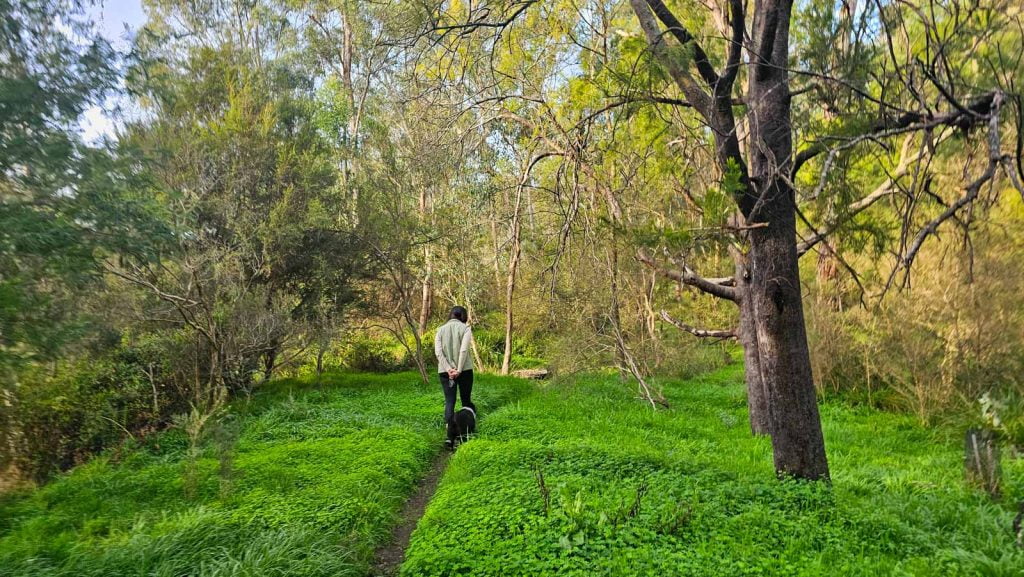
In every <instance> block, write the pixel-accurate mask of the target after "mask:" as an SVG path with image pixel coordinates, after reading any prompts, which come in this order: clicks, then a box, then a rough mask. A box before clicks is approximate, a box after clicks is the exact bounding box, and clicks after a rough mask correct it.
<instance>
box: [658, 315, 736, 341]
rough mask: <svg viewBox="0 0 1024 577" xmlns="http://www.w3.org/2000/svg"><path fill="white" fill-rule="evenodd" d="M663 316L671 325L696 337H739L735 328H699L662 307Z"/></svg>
mask: <svg viewBox="0 0 1024 577" xmlns="http://www.w3.org/2000/svg"><path fill="white" fill-rule="evenodd" d="M661 318H662V320H664V321H665V322H667V323H669V324H670V325H672V326H674V327H676V328H677V329H679V330H681V331H684V332H687V333H690V334H691V335H693V336H695V337H700V338H702V339H735V338H737V335H736V330H735V329H718V330H715V329H698V328H697V327H693V326H690V325H688V324H686V323H684V322H682V321H679V320H676V319H674V318H672V317H671V316H670V315H669V314H668V311H666V310H664V309H662V311H661Z"/></svg>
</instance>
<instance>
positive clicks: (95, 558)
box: [0, 373, 526, 576]
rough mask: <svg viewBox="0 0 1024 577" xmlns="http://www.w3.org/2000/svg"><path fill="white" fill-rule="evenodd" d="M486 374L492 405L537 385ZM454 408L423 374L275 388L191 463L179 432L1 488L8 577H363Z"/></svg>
mask: <svg viewBox="0 0 1024 577" xmlns="http://www.w3.org/2000/svg"><path fill="white" fill-rule="evenodd" d="M480 381H481V383H480V385H479V386H478V387H477V394H476V395H475V399H474V400H475V401H476V403H477V404H478V405H479V406H480V407H482V408H483V409H484V410H488V411H490V410H493V409H495V408H497V407H498V406H499V405H501V404H503V403H505V402H508V401H509V400H510V399H512V398H514V397H516V396H517V395H519V394H520V393H521V392H522V391H523V388H524V386H526V385H525V384H524V383H522V382H521V381H516V380H513V379H499V378H493V377H483V378H481V379H480ZM441 403H442V401H441V395H440V391H438V390H437V387H436V386H435V385H434V384H431V385H429V386H426V385H423V384H422V383H421V382H420V381H419V378H418V376H416V375H413V374H410V373H400V374H394V375H387V376H374V375H363V374H359V375H355V374H348V375H346V374H335V375H328V376H326V377H325V378H324V381H323V385H322V387H317V386H314V385H313V384H311V382H310V381H308V380H281V381H277V382H276V383H272V384H271V386H269V387H268V388H267V389H265V390H263V391H261V392H260V393H258V394H257V395H255V396H254V397H253V398H252V399H251V400H249V401H245V400H239V401H237V402H236V403H234V404H233V405H232V407H231V413H230V415H229V416H228V418H226V419H225V421H224V424H223V425H221V426H219V427H217V428H215V430H214V431H213V433H212V434H211V435H210V438H209V439H208V440H207V443H206V445H205V446H204V451H203V453H202V455H201V456H200V458H199V459H198V460H196V461H195V463H194V465H191V467H192V469H191V470H190V464H189V460H188V459H187V458H186V456H187V445H188V443H187V441H186V440H185V438H184V435H182V434H180V433H179V432H178V431H175V430H172V431H169V432H167V433H164V434H159V435H153V436H151V437H150V438H149V440H147V441H146V442H145V443H143V444H140V445H138V446H135V447H128V448H122V449H120V450H118V451H111V452H108V453H107V454H105V455H104V456H102V457H100V458H97V459H94V460H92V461H91V462H89V463H87V464H85V465H83V466H80V467H77V468H75V469H73V470H72V471H71V472H70V473H68V474H66V475H63V476H61V477H59V478H57V479H56V480H55V481H54V482H52V483H50V484H48V485H46V486H44V487H42V488H40V489H38V490H35V491H23V492H20V493H15V494H9V495H5V496H0V575H4V576H16V575H17V576H30V575H31V576H45V575H69V576H70V575H75V576H85V575H96V576H100V575H102V576H112V575H118V576H121V575H168V576H170V575H260V576H268V575H289V576H294V575H363V574H365V572H366V567H367V563H368V560H369V558H370V556H371V554H372V552H373V550H374V548H375V547H377V546H378V545H380V544H381V542H382V541H383V540H384V539H386V538H387V537H388V536H389V535H390V530H391V527H392V525H393V523H394V520H395V517H396V515H397V511H398V510H399V508H400V507H401V504H402V502H403V501H404V499H405V498H406V497H407V496H408V495H409V493H410V492H411V491H412V489H413V488H414V486H415V483H416V481H417V479H418V478H419V477H420V476H421V475H422V474H423V473H424V471H425V469H426V467H427V466H428V464H429V463H430V460H431V458H432V457H433V456H434V455H435V454H436V453H437V452H438V450H439V449H440V446H441V439H442V428H441V426H442V417H441ZM189 479H191V481H189Z"/></svg>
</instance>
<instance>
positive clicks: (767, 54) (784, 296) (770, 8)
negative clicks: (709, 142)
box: [723, 0, 829, 479]
mask: <svg viewBox="0 0 1024 577" xmlns="http://www.w3.org/2000/svg"><path fill="white" fill-rule="evenodd" d="M755 6H756V8H755V13H754V26H753V42H754V46H755V47H759V50H758V52H757V53H758V54H759V55H760V57H761V58H763V59H764V60H763V61H761V62H755V63H754V65H753V66H752V67H751V74H752V76H751V78H750V84H749V91H748V95H747V102H748V103H749V106H750V109H749V113H748V116H749V118H750V141H751V152H750V158H749V163H750V182H751V185H752V186H751V185H748V186H751V190H753V191H754V192H756V198H757V200H756V202H755V204H754V205H753V207H752V208H751V209H750V210H747V211H744V212H745V216H746V218H747V223H748V225H749V226H752V227H753V228H751V229H750V230H749V231H748V232H749V238H750V253H749V258H750V283H749V285H748V286H747V287H746V291H747V292H746V295H745V297H746V298H745V299H744V300H745V301H749V304H747V305H746V306H747V307H749V309H748V310H749V312H752V313H753V325H754V332H755V334H756V336H757V362H758V368H759V369H760V371H759V372H760V374H761V380H762V383H763V386H764V390H765V393H766V396H767V401H768V407H769V411H768V418H769V430H770V432H771V436H772V452H773V456H774V461H775V470H776V471H777V472H778V473H779V474H782V475H794V476H797V477H802V478H806V479H823V478H826V479H827V478H828V474H829V473H828V462H827V460H826V456H825V441H824V438H823V436H822V432H821V419H820V417H819V415H818V403H817V399H816V396H815V389H814V381H813V379H812V376H811V357H810V351H809V350H808V346H807V330H806V325H805V322H804V310H803V301H802V294H801V285H800V268H799V263H798V260H797V259H798V255H797V248H796V204H795V198H794V192H793V188H792V186H790V181H789V174H790V170H791V168H792V162H793V160H792V159H793V141H792V138H793V131H792V124H791V119H790V112H791V111H790V92H789V78H788V73H787V70H786V66H787V63H788V57H789V23H790V10H791V8H792V5H791V2H790V1H788V0H767V1H764V2H758V3H757V4H756V5H755ZM723 168H726V167H723ZM741 310H742V309H741Z"/></svg>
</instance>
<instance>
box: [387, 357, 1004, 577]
mask: <svg viewBox="0 0 1024 577" xmlns="http://www.w3.org/2000/svg"><path fill="white" fill-rule="evenodd" d="M740 370H741V369H739V368H738V367H732V368H727V369H725V370H723V371H719V372H718V373H714V374H711V375H708V376H706V377H704V378H703V379H699V380H697V381H691V382H680V381H675V382H667V383H665V384H666V392H667V393H668V397H669V399H670V400H671V402H672V405H673V409H672V410H671V411H662V412H657V413H655V412H652V411H651V410H650V409H649V408H647V407H644V406H642V405H641V404H640V403H638V402H636V401H632V400H631V399H629V390H628V389H627V388H625V386H624V385H622V384H619V383H618V382H616V381H615V380H614V379H612V378H609V379H606V380H604V381H601V380H588V381H587V382H585V383H584V382H580V383H578V384H576V385H573V386H557V387H551V388H549V389H548V390H545V391H542V392H539V393H537V394H535V395H532V396H530V397H528V398H526V399H524V400H522V401H521V402H518V403H514V404H510V405H508V406H505V407H504V408H502V409H500V410H499V411H497V412H496V413H494V414H491V415H489V416H487V417H486V420H485V421H484V422H483V426H482V429H481V432H480V435H479V437H478V438H477V439H476V440H474V441H472V442H471V443H469V444H467V445H465V446H464V447H463V448H461V449H460V450H459V452H458V453H457V454H456V456H455V458H454V459H453V460H452V462H451V464H450V466H449V468H448V471H447V472H446V474H445V476H444V478H443V480H442V483H441V486H440V488H439V490H438V493H437V494H436V496H435V498H434V500H433V501H432V502H431V504H430V506H429V507H428V509H427V512H426V514H425V516H424V518H423V519H422V520H421V522H420V524H419V526H418V528H417V530H416V532H415V534H414V535H413V540H412V544H411V547H410V549H409V551H408V554H407V557H406V558H407V561H406V563H405V565H404V566H403V568H402V575H403V577H413V576H444V575H473V576H475V577H484V576H491V575H494V576H499V575H500V576H513V575H530V576H535V575H560V576H561V575H579V576H584V575H586V576H591V575H622V576H626V575H652V576H654V575H657V576H662V575H664V576H669V575H730V576H732V575H993V576H994V575H1024V552H1022V551H1020V550H1019V549H1016V548H1015V547H1014V546H1013V543H1012V539H1011V537H1010V535H1009V525H1010V520H1011V518H1012V514H1011V513H1009V512H1008V510H1007V509H1005V508H1003V507H1000V506H997V505H994V504H992V503H991V502H990V501H989V500H987V499H986V498H985V497H983V496H982V495H980V494H979V493H978V492H976V491H973V490H970V489H967V488H965V487H964V486H963V483H962V462H961V452H960V451H961V449H960V445H959V443H960V439H959V438H954V439H949V440H942V439H937V438H935V437H934V436H933V434H932V433H929V432H928V431H926V430H923V429H921V428H919V427H918V426H916V425H915V424H914V423H913V422H912V420H910V419H909V418H904V417H901V416H897V415H892V414H884V413H878V412H875V411H873V410H868V409H853V408H849V407H847V406H844V405H839V404H826V405H824V406H823V407H822V415H823V420H824V426H825V435H826V441H827V444H828V450H829V457H830V462H831V466H832V470H833V479H834V490H833V491H828V490H825V489H823V488H821V487H815V486H813V485H808V484H804V483H795V482H789V483H780V482H778V481H776V480H775V479H774V475H773V472H772V470H771V448H770V444H769V441H768V440H766V439H754V438H752V437H751V436H750V435H749V433H748V428H747V422H746V410H745V408H744V400H743V399H744V395H743V388H742V384H741V378H742V377H741V373H740ZM1005 469H1006V470H1005V474H1006V476H1007V477H1008V478H1009V479H1011V485H1010V487H1009V493H1010V495H1008V498H1007V500H1010V499H1020V498H1024V487H1022V486H1021V482H1022V481H1024V479H1022V477H1024V461H1022V460H1017V461H1015V462H1012V463H1007V464H1006V466H1005ZM538 471H539V472H540V473H542V474H543V478H544V485H545V486H546V487H547V490H548V492H549V505H548V507H547V509H548V511H547V513H545V502H544V498H543V492H542V490H541V488H540V482H539V480H538ZM1012 482H1015V483H1017V484H1016V485H1013V484H1012ZM638 494H640V497H639V499H638V497H637V495H638Z"/></svg>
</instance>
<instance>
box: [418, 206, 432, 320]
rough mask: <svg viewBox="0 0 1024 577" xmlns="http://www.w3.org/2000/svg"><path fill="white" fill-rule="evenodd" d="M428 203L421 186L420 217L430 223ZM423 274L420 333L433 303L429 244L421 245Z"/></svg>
mask: <svg viewBox="0 0 1024 577" xmlns="http://www.w3.org/2000/svg"><path fill="white" fill-rule="evenodd" d="M429 213H430V203H428V199H427V189H426V187H423V189H422V190H421V191H420V218H421V219H422V221H423V223H424V224H429V223H430V220H431V219H430V214H429ZM423 261H424V267H425V269H426V270H425V271H424V275H423V294H422V295H420V318H419V321H420V322H419V329H420V334H421V335H422V334H426V332H427V322H428V321H429V320H430V309H431V308H432V305H433V303H434V259H433V254H432V252H431V250H430V245H429V244H428V245H426V246H424V247H423Z"/></svg>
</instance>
